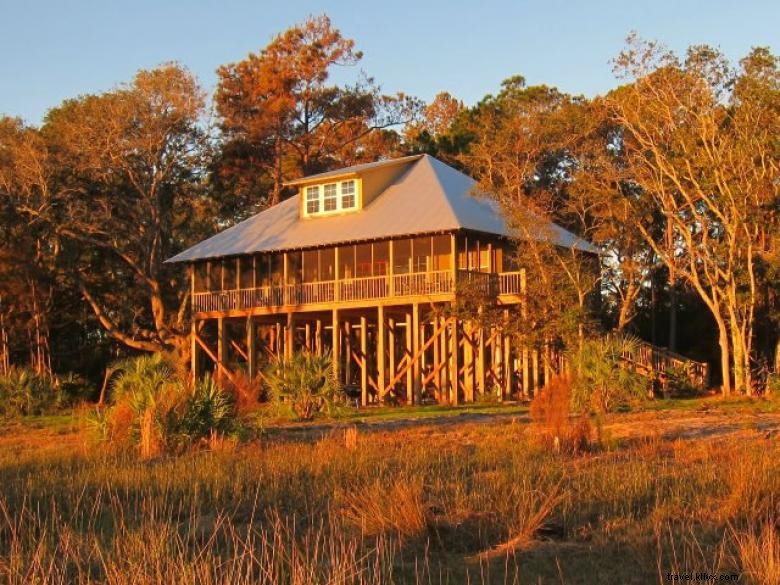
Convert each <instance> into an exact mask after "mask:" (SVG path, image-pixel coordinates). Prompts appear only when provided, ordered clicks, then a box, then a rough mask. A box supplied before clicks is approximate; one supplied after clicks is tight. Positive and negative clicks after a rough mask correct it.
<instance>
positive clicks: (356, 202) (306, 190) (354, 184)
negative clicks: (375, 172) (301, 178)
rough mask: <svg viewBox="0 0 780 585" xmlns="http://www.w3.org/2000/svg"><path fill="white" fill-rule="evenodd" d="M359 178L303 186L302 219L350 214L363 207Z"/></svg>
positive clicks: (301, 192)
mask: <svg viewBox="0 0 780 585" xmlns="http://www.w3.org/2000/svg"><path fill="white" fill-rule="evenodd" d="M362 191H363V189H362V181H361V180H360V178H359V177H352V178H345V179H341V180H335V179H334V180H329V181H326V182H316V183H311V184H307V185H301V187H300V194H301V217H306V218H308V217H320V216H324V215H334V214H337V213H350V212H352V211H357V210H358V209H361V208H362V207H363V202H362V199H363V198H362V196H361V194H362Z"/></svg>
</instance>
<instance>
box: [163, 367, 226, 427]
mask: <svg viewBox="0 0 780 585" xmlns="http://www.w3.org/2000/svg"><path fill="white" fill-rule="evenodd" d="M183 406H184V407H183V408H182V409H181V414H180V416H179V417H178V420H177V421H176V426H177V428H176V431H177V434H178V435H180V436H181V437H182V438H186V439H189V440H198V439H202V438H205V437H207V436H209V435H210V434H211V433H216V434H219V435H224V434H227V433H231V432H233V431H234V430H235V427H236V413H235V401H234V400H233V397H232V396H230V395H229V394H227V393H226V392H225V391H224V390H222V388H220V387H219V385H218V384H217V383H216V382H215V381H214V379H213V378H212V377H211V376H210V375H206V376H205V377H204V378H201V379H200V380H198V381H197V382H196V383H195V385H194V386H193V388H192V392H191V393H190V394H189V396H187V398H186V400H185V401H184V405H183Z"/></svg>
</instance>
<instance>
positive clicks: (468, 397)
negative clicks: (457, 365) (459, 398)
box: [463, 321, 474, 402]
mask: <svg viewBox="0 0 780 585" xmlns="http://www.w3.org/2000/svg"><path fill="white" fill-rule="evenodd" d="M472 335H473V328H472V326H471V322H470V321H464V322H463V386H464V390H465V392H464V396H463V399H464V401H465V402H474V346H473V345H472V344H471V341H472Z"/></svg>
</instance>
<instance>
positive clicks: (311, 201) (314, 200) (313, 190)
mask: <svg viewBox="0 0 780 585" xmlns="http://www.w3.org/2000/svg"><path fill="white" fill-rule="evenodd" d="M312 195H314V197H312ZM305 205H306V215H316V214H318V213H319V212H320V209H321V205H320V189H319V186H318V185H313V186H310V187H306V202H305ZM312 207H313V208H314V209H312Z"/></svg>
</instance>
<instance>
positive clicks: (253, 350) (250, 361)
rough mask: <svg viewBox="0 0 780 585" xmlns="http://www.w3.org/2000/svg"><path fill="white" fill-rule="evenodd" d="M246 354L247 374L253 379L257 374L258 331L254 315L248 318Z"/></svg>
mask: <svg viewBox="0 0 780 585" xmlns="http://www.w3.org/2000/svg"><path fill="white" fill-rule="evenodd" d="M246 355H247V375H248V376H249V380H250V381H252V380H254V379H255V377H256V376H257V331H256V328H255V318H254V317H252V316H249V317H247V318H246Z"/></svg>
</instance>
